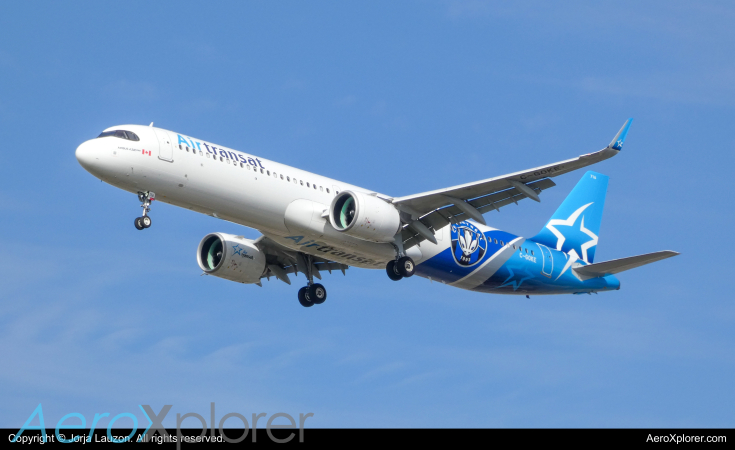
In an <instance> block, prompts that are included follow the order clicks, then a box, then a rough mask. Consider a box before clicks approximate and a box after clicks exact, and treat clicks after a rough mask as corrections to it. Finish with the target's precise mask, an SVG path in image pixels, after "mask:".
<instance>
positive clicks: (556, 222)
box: [531, 171, 608, 263]
mask: <svg viewBox="0 0 735 450" xmlns="http://www.w3.org/2000/svg"><path fill="white" fill-rule="evenodd" d="M607 181H608V177H607V175H603V174H601V173H597V172H592V171H589V172H587V173H585V174H584V176H582V179H581V180H579V183H577V185H576V186H575V187H574V189H572V192H571V193H570V194H569V195H568V196H567V198H566V199H564V202H563V203H562V204H561V206H560V207H559V209H557V210H556V212H555V213H554V215H553V216H551V219H550V220H549V221H548V222H547V223H546V225H545V226H544V228H542V229H541V231H540V232H539V234H537V235H536V236H534V237H532V238H531V240H532V241H536V242H538V243H539V244H544V245H546V246H547V247H551V248H555V249H557V250H561V251H563V252H566V253H569V254H570V255H571V256H572V257H574V258H579V259H581V260H582V261H585V262H587V263H592V262H593V261H594V260H595V250H596V249H597V241H598V236H599V234H600V223H601V222H602V209H603V207H604V206H605V195H606V194H607Z"/></svg>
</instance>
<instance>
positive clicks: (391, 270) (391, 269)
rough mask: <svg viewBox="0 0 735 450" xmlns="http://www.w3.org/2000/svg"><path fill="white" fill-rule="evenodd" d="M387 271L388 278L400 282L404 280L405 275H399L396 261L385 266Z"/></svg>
mask: <svg viewBox="0 0 735 450" xmlns="http://www.w3.org/2000/svg"><path fill="white" fill-rule="evenodd" d="M385 271H386V273H387V274H388V278H390V279H391V280H393V281H398V280H400V279H401V278H403V275H401V274H400V273H398V270H397V267H396V262H395V261H388V264H387V265H386V266H385Z"/></svg>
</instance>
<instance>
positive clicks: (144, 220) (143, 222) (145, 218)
mask: <svg viewBox="0 0 735 450" xmlns="http://www.w3.org/2000/svg"><path fill="white" fill-rule="evenodd" d="M140 224H141V225H143V228H148V227H150V226H151V225H152V224H153V221H152V220H151V218H150V217H149V216H143V217H141V218H140Z"/></svg>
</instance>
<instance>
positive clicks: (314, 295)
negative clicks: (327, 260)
mask: <svg viewBox="0 0 735 450" xmlns="http://www.w3.org/2000/svg"><path fill="white" fill-rule="evenodd" d="M309 299H310V300H311V301H312V302H313V303H314V304H315V305H321V304H322V303H324V301H325V300H326V299H327V290H326V289H325V288H324V286H322V285H321V284H319V283H314V284H312V285H311V286H309Z"/></svg>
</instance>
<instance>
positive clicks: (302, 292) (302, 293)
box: [299, 286, 314, 308]
mask: <svg viewBox="0 0 735 450" xmlns="http://www.w3.org/2000/svg"><path fill="white" fill-rule="evenodd" d="M308 290H309V288H308V287H306V286H304V287H302V288H301V289H299V303H301V306H303V307H304V308H308V307H310V306H313V305H314V302H312V301H311V300H309V297H308V292H307V291H308Z"/></svg>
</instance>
